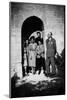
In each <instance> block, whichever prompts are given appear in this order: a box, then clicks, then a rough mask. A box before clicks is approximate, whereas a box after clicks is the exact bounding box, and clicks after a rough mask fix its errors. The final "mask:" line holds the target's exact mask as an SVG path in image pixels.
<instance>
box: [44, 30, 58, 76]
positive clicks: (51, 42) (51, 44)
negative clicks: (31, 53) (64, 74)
mask: <svg viewBox="0 0 67 100" xmlns="http://www.w3.org/2000/svg"><path fill="white" fill-rule="evenodd" d="M46 49H47V50H46V72H47V75H49V74H50V64H51V66H52V75H55V73H56V69H55V61H54V58H55V55H56V52H57V50H56V40H55V39H54V38H53V37H52V32H50V33H49V34H48V39H47V40H46Z"/></svg>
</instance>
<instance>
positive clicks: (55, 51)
mask: <svg viewBox="0 0 67 100" xmlns="http://www.w3.org/2000/svg"><path fill="white" fill-rule="evenodd" d="M54 48H55V54H56V53H57V47H56V40H54Z"/></svg>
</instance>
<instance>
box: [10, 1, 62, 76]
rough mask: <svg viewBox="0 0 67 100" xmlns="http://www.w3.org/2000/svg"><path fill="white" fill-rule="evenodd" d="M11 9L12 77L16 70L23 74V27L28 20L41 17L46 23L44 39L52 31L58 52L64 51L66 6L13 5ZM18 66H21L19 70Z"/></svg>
mask: <svg viewBox="0 0 67 100" xmlns="http://www.w3.org/2000/svg"><path fill="white" fill-rule="evenodd" d="M10 8H11V9H10V13H11V14H10V15H11V16H10V30H11V31H10V34H11V77H12V76H13V75H14V72H15V70H16V71H18V70H19V69H20V70H19V73H22V72H21V68H22V67H21V26H22V24H23V22H24V20H25V19H26V18H28V17H30V16H33V15H34V16H37V17H39V18H40V19H41V20H42V21H43V23H44V38H46V37H47V34H48V32H50V31H51V32H52V33H53V36H54V38H55V39H56V42H57V50H58V52H59V53H60V52H61V51H62V49H63V48H64V6H59V5H47V4H46V5H44V4H43V5H42V4H41V5H40V4H24V3H11V4H10ZM44 40H45V39H44ZM18 64H19V65H18ZM16 66H20V67H19V69H18V70H17V67H16ZM21 77H22V76H21Z"/></svg>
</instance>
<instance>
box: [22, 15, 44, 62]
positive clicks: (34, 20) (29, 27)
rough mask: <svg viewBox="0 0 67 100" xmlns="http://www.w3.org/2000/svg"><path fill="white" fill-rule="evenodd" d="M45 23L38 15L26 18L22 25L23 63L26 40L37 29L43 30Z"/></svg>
mask: <svg viewBox="0 0 67 100" xmlns="http://www.w3.org/2000/svg"><path fill="white" fill-rule="evenodd" d="M43 30H44V24H43V21H42V20H41V19H40V18H39V17H37V16H30V17H28V18H27V19H26V20H24V22H23V24H22V27H21V53H22V64H23V54H24V50H23V48H24V41H25V40H27V39H28V38H29V36H30V35H31V34H32V33H33V32H35V31H43Z"/></svg>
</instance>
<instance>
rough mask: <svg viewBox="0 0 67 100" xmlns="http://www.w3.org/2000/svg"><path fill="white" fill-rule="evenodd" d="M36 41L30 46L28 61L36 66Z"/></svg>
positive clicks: (32, 65) (31, 65)
mask: <svg viewBox="0 0 67 100" xmlns="http://www.w3.org/2000/svg"><path fill="white" fill-rule="evenodd" d="M36 47H37V44H36V43H30V44H29V48H28V50H29V51H28V61H29V66H30V67H36Z"/></svg>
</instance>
